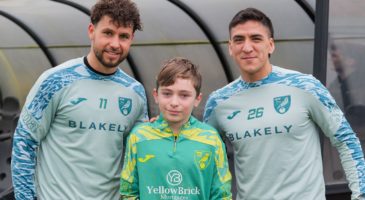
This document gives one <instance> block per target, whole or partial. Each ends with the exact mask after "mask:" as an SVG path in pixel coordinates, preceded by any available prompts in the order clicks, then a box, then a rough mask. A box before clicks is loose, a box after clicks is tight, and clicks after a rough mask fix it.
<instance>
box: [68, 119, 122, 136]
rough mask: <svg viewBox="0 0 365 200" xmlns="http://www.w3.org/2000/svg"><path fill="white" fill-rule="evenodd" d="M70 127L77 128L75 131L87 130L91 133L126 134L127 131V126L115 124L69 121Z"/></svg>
mask: <svg viewBox="0 0 365 200" xmlns="http://www.w3.org/2000/svg"><path fill="white" fill-rule="evenodd" d="M68 126H69V127H70V128H75V129H87V130H89V131H92V130H94V131H101V132H114V133H125V132H126V130H127V126H124V125H121V124H115V123H104V122H85V121H74V120H68ZM88 133H89V132H88Z"/></svg>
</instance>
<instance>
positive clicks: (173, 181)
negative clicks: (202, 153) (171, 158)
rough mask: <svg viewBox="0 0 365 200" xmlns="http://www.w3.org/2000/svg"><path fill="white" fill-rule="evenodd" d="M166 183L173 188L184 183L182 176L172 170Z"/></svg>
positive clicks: (167, 176)
mask: <svg viewBox="0 0 365 200" xmlns="http://www.w3.org/2000/svg"><path fill="white" fill-rule="evenodd" d="M166 181H167V183H168V184H170V185H172V186H177V185H180V183H181V182H182V181H183V177H182V174H181V173H180V172H179V171H177V170H171V171H169V173H167V175H166Z"/></svg>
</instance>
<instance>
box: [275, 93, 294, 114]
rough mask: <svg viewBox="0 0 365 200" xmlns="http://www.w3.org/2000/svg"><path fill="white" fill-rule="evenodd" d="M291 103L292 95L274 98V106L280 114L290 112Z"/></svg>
mask: <svg viewBox="0 0 365 200" xmlns="http://www.w3.org/2000/svg"><path fill="white" fill-rule="evenodd" d="M290 104H291V98H290V95H287V96H281V97H275V98H274V108H275V110H276V112H278V113H280V114H284V113H286V112H288V110H289V108H290Z"/></svg>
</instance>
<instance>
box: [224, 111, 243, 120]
mask: <svg viewBox="0 0 365 200" xmlns="http://www.w3.org/2000/svg"><path fill="white" fill-rule="evenodd" d="M240 112H241V111H240V110H237V111H234V112H233V113H232V114H230V115H228V116H227V119H228V120H232V119H233V118H234V117H235V116H236V115H237V114H238V113H240Z"/></svg>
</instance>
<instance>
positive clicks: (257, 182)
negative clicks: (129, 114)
mask: <svg viewBox="0 0 365 200" xmlns="http://www.w3.org/2000/svg"><path fill="white" fill-rule="evenodd" d="M229 33H230V39H229V53H230V55H231V56H232V57H233V59H234V60H235V62H236V63H237V65H238V66H239V69H240V72H241V76H240V78H238V79H237V80H235V81H234V82H232V83H230V84H228V85H227V86H225V87H223V88H221V89H219V90H217V91H215V92H214V93H212V94H211V96H210V97H209V100H208V101H207V104H206V108H205V113H204V120H205V122H208V123H209V124H211V125H213V126H214V127H216V128H217V129H218V130H219V131H220V132H222V133H224V135H225V137H226V138H228V139H229V140H230V141H231V143H232V145H233V152H234V167H235V174H236V180H237V199H239V200H242V199H247V200H269V199H270V200H283V199H285V200H288V199H295V200H297V199H311V200H312V199H316V200H321V199H322V200H324V199H325V183H324V178H323V172H322V157H321V147H320V140H319V129H318V127H319V128H320V129H321V130H322V131H323V132H324V134H325V135H326V136H327V137H329V138H330V140H331V142H332V144H333V145H334V146H335V147H336V148H337V150H338V151H339V153H340V157H341V160H342V166H343V168H344V170H345V172H346V177H347V180H348V181H349V187H350V189H351V191H352V199H361V197H362V198H364V197H365V196H364V195H365V175H364V172H365V171H364V169H365V163H364V157H363V152H362V150H361V146H360V143H359V140H358V138H357V137H356V135H355V133H354V132H353V131H352V129H351V127H350V125H349V124H348V122H347V120H346V119H345V117H344V116H343V113H342V112H341V110H340V109H339V108H338V106H337V105H336V103H335V101H334V99H333V98H332V97H331V95H330V94H329V92H328V91H327V89H326V88H325V87H324V86H323V85H322V84H321V83H320V82H319V81H318V80H316V79H315V78H314V77H312V76H310V75H305V74H302V73H299V72H296V71H292V70H287V69H283V68H280V67H278V66H273V65H272V64H271V63H270V61H269V57H270V54H272V53H273V52H274V49H275V45H274V39H273V35H274V31H273V27H272V24H271V21H270V19H269V18H268V17H267V16H266V15H265V14H264V13H262V12H261V11H259V10H257V9H254V8H247V9H245V10H242V11H240V12H238V13H237V14H236V15H235V16H234V17H233V19H232V21H231V22H230V24H229Z"/></svg>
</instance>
